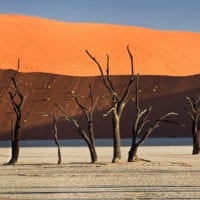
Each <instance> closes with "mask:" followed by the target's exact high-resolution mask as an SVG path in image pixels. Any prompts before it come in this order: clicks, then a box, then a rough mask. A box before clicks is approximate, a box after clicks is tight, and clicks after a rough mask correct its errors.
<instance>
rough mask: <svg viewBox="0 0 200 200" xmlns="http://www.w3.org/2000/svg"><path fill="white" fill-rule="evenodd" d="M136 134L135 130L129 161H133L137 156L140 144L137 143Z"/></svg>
mask: <svg viewBox="0 0 200 200" xmlns="http://www.w3.org/2000/svg"><path fill="white" fill-rule="evenodd" d="M136 136H137V133H136V132H135V131H134V130H133V134H132V144H131V148H130V150H129V152H128V162H133V161H135V160H136V158H137V149H138V145H137V144H136Z"/></svg>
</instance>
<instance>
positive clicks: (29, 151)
mask: <svg viewBox="0 0 200 200" xmlns="http://www.w3.org/2000/svg"><path fill="white" fill-rule="evenodd" d="M173 140H174V139H173ZM128 149H129V148H128V146H123V147H122V155H123V160H124V162H122V163H120V164H112V163H110V161H111V159H112V147H111V146H105V147H104V146H98V147H97V152H98V154H99V163H98V164H90V163H89V161H90V159H89V153H88V149H87V148H86V147H84V146H82V147H77V146H73V147H72V146H65V147H62V159H63V164H62V165H57V164H56V162H57V149H56V148H55V147H22V148H21V152H20V159H19V162H18V164H17V165H16V166H7V165H3V164H4V163H6V162H7V161H8V160H9V157H10V149H9V148H8V147H1V148H0V180H1V181H0V200H4V199H5V200H10V199H18V200H29V199H31V200H35V199H38V200H50V199H52V200H53V199H56V200H61V199H200V156H198V155H197V156H194V155H192V154H191V151H192V147H191V145H184V146H183V145H180V144H179V145H178V146H175V145H167V146H143V147H141V148H140V149H139V152H138V155H139V156H140V157H141V158H144V159H146V160H150V162H145V161H140V162H134V163H127V162H125V160H126V158H127V152H128Z"/></svg>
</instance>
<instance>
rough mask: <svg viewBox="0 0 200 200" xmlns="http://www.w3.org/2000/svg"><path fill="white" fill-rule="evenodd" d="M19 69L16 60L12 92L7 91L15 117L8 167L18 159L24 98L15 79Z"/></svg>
mask: <svg viewBox="0 0 200 200" xmlns="http://www.w3.org/2000/svg"><path fill="white" fill-rule="evenodd" d="M19 67H20V60H19V59H18V66H17V71H16V72H15V74H14V76H13V77H11V82H12V83H13V86H14V91H13V92H11V91H9V92H8V94H9V96H10V100H11V103H12V106H13V110H14V112H15V115H16V120H15V122H14V121H13V122H12V156H11V159H10V161H9V162H8V165H14V164H15V163H17V160H18V157H19V148H20V147H19V142H20V131H21V119H22V109H23V105H24V100H25V98H26V96H24V95H23V94H22V93H21V91H20V89H19V87H18V85H17V81H16V77H17V74H18V71H19Z"/></svg>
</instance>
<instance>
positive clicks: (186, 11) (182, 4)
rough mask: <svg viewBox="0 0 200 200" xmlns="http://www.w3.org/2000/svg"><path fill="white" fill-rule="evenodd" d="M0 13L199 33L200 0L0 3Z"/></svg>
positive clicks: (8, 0) (9, 0)
mask: <svg viewBox="0 0 200 200" xmlns="http://www.w3.org/2000/svg"><path fill="white" fill-rule="evenodd" d="M0 13H10V14H24V15H33V16H39V17H45V18H50V19H56V20H60V21H68V22H97V23H111V24H123V25H133V26H143V27H149V28H155V29H162V30H184V31H194V32H200V0H0Z"/></svg>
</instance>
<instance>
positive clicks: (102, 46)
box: [0, 15, 200, 76]
mask: <svg viewBox="0 0 200 200" xmlns="http://www.w3.org/2000/svg"><path fill="white" fill-rule="evenodd" d="M0 27H1V28H0V35H1V37H0V68H1V69H9V68H12V69H16V65H17V59H18V58H20V59H21V68H20V71H21V72H47V73H55V74H63V75H72V76H96V75H99V71H98V68H97V66H96V65H95V63H94V62H93V61H92V60H91V59H90V58H89V57H88V55H87V54H86V53H85V50H86V49H88V50H89V52H90V53H91V54H92V55H93V56H95V57H96V59H97V60H99V62H100V63H101V64H102V66H103V67H105V66H106V54H109V55H110V73H111V74H112V75H125V74H129V73H130V59H129V56H128V53H127V50H126V46H127V45H129V47H130V50H131V52H132V53H133V55H134V65H135V73H140V74H144V75H145V74H147V75H170V76H186V75H192V74H199V73H200V61H199V57H200V33H193V32H180V31H158V30H153V29H146V28H140V27H133V26H119V25H108V24H92V23H65V22H58V21H54V20H48V19H42V18H36V17H28V16H18V15H0Z"/></svg>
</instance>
